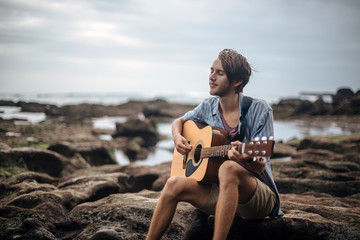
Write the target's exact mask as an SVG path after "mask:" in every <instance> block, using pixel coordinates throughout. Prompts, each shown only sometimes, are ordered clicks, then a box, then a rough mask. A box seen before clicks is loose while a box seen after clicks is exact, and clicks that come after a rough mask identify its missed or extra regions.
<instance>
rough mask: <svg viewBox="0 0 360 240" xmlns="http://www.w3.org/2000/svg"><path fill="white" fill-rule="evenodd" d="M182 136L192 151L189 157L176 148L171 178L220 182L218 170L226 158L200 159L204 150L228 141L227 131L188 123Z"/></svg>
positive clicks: (185, 124) (191, 122) (184, 126)
mask: <svg viewBox="0 0 360 240" xmlns="http://www.w3.org/2000/svg"><path fill="white" fill-rule="evenodd" d="M182 135H183V136H184V137H185V139H186V140H187V141H188V142H189V143H190V145H192V149H191V151H190V152H189V153H188V154H187V155H181V154H180V153H179V152H178V151H177V150H176V148H175V150H174V155H173V160H172V165H171V176H179V177H185V178H187V177H189V178H193V179H195V180H196V181H198V182H210V183H211V182H218V169H219V167H220V165H221V164H222V163H223V162H224V160H225V158H200V152H201V149H202V148H207V147H212V146H218V145H223V144H225V142H226V140H227V139H228V136H227V132H226V130H224V129H220V128H213V127H211V126H205V127H203V126H200V125H198V124H196V123H195V122H193V121H186V122H185V123H184V125H183V132H182Z"/></svg>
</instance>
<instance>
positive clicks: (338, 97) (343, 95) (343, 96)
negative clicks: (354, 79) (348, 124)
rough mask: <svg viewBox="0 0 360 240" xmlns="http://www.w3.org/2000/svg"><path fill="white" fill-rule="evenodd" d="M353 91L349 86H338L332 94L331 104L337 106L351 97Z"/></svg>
mask: <svg viewBox="0 0 360 240" xmlns="http://www.w3.org/2000/svg"><path fill="white" fill-rule="evenodd" d="M354 95H355V93H354V92H353V91H352V90H351V89H350V88H340V89H339V90H338V91H337V92H336V94H335V95H333V96H332V104H333V106H334V107H336V106H338V105H339V104H340V103H342V102H343V101H345V100H348V99H350V98H352V97H353V96H354Z"/></svg>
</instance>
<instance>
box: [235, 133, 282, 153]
mask: <svg viewBox="0 0 360 240" xmlns="http://www.w3.org/2000/svg"><path fill="white" fill-rule="evenodd" d="M274 145H275V141H274V138H273V137H269V139H267V138H266V137H263V138H261V140H260V139H259V138H255V139H254V141H250V142H247V143H245V144H243V146H242V151H241V152H243V153H247V154H249V155H250V156H251V157H270V156H271V155H272V154H273V152H274Z"/></svg>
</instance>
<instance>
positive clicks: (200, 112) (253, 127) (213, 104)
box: [184, 93, 284, 218]
mask: <svg viewBox="0 0 360 240" xmlns="http://www.w3.org/2000/svg"><path fill="white" fill-rule="evenodd" d="M243 97H244V96H243V95H242V93H240V94H239V108H240V109H239V124H238V128H239V129H238V132H240V128H241V121H240V119H241V117H242V116H241V106H242V101H243ZM245 117H246V120H247V121H246V122H247V126H246V130H245V137H244V139H243V142H244V143H246V142H249V141H251V140H254V138H255V137H259V138H261V137H270V136H274V128H273V113H272V108H271V107H270V105H269V104H268V103H267V102H265V101H264V100H260V99H255V98H254V99H253V101H252V104H251V105H250V108H249V110H248V113H247V114H246V116H245ZM184 119H185V121H186V120H193V121H195V122H201V123H204V124H206V125H210V126H212V127H218V128H222V129H224V128H225V126H224V123H223V121H222V120H221V115H220V111H219V97H216V96H213V97H209V98H207V99H205V100H204V101H203V102H202V103H200V104H199V105H198V106H197V107H196V108H195V109H193V110H191V111H189V112H187V113H186V114H185V115H184ZM256 177H257V178H259V179H260V180H261V181H263V182H264V183H266V184H267V185H268V186H269V187H270V189H271V190H272V191H273V192H274V193H275V196H276V204H275V206H274V209H273V210H272V212H271V213H270V215H269V216H270V217H271V218H278V217H279V216H283V215H284V214H283V212H282V211H281V209H280V197H279V192H278V190H277V187H276V185H275V182H274V178H273V175H272V173H271V164H270V158H266V165H265V171H264V172H263V173H261V174H257V176H256Z"/></svg>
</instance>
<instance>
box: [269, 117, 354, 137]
mask: <svg viewBox="0 0 360 240" xmlns="http://www.w3.org/2000/svg"><path fill="white" fill-rule="evenodd" d="M274 132H275V140H277V141H279V140H283V141H287V140H289V139H291V138H298V139H302V138H304V137H307V136H332V135H342V134H344V135H348V134H353V133H359V132H360V124H355V123H341V122H333V121H308V120H296V121H274Z"/></svg>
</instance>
